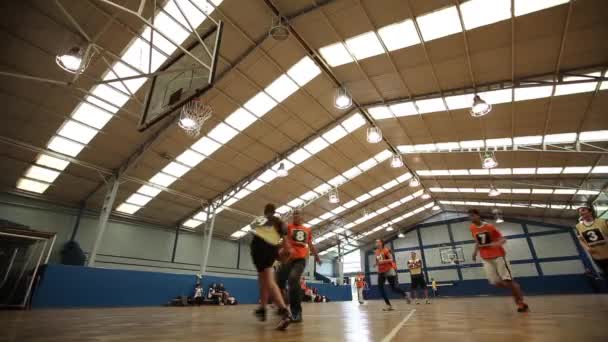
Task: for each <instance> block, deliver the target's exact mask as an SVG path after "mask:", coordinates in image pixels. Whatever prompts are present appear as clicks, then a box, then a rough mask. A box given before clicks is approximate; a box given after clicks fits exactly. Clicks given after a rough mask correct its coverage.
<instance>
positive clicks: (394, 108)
mask: <svg viewBox="0 0 608 342" xmlns="http://www.w3.org/2000/svg"><path fill="white" fill-rule="evenodd" d="M388 108H389V109H390V110H391V112H393V114H394V115H395V116H396V117H402V116H411V115H418V109H416V106H415V105H414V102H412V101H410V102H401V103H396V104H393V105H390V106H388Z"/></svg>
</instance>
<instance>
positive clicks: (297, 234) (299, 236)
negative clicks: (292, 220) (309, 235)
mask: <svg viewBox="0 0 608 342" xmlns="http://www.w3.org/2000/svg"><path fill="white" fill-rule="evenodd" d="M291 237H292V238H293V239H294V240H295V241H296V242H300V243H305V242H306V232H305V231H303V230H294V231H293V233H292V236H291Z"/></svg>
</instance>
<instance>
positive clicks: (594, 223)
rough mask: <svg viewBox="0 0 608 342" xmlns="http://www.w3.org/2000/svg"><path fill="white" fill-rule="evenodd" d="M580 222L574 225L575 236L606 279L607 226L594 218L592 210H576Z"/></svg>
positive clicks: (583, 208)
mask: <svg viewBox="0 0 608 342" xmlns="http://www.w3.org/2000/svg"><path fill="white" fill-rule="evenodd" d="M578 213H579V215H580V222H579V223H578V224H577V225H576V235H577V236H578V239H579V240H580V241H581V244H582V245H583V247H584V248H585V249H586V250H587V252H589V255H591V258H593V261H594V262H595V264H596V265H597V266H598V267H599V268H600V269H601V270H602V273H603V274H604V278H607V277H608V240H607V239H608V225H606V220H604V219H601V218H596V217H595V213H594V212H593V209H592V208H589V207H580V208H578Z"/></svg>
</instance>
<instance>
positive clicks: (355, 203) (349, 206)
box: [344, 200, 359, 209]
mask: <svg viewBox="0 0 608 342" xmlns="http://www.w3.org/2000/svg"><path fill="white" fill-rule="evenodd" d="M357 204H359V202H357V201H356V200H352V201H348V202H346V203H344V207H346V208H348V209H350V208H352V207H354V206H356V205H357Z"/></svg>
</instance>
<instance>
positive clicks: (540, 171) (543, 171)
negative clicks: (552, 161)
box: [536, 167, 562, 175]
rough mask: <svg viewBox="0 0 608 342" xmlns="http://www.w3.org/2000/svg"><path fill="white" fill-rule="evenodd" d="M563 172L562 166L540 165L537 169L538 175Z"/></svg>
mask: <svg viewBox="0 0 608 342" xmlns="http://www.w3.org/2000/svg"><path fill="white" fill-rule="evenodd" d="M561 172H562V168H561V167H539V168H538V169H536V174H538V175H554V174H559V173H561Z"/></svg>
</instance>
